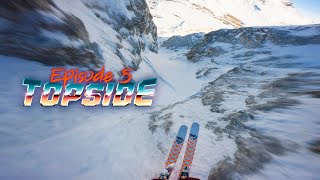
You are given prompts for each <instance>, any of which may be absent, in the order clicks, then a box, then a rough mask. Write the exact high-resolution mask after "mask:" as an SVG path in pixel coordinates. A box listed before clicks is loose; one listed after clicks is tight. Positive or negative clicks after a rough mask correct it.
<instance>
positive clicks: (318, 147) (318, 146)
mask: <svg viewBox="0 0 320 180" xmlns="http://www.w3.org/2000/svg"><path fill="white" fill-rule="evenodd" d="M309 149H310V150H311V151H312V152H314V153H317V154H320V140H316V141H313V142H311V143H309Z"/></svg>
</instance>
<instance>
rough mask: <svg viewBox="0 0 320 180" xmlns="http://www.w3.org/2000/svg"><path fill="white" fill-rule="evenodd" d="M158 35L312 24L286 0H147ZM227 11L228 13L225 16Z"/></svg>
mask: <svg viewBox="0 0 320 180" xmlns="http://www.w3.org/2000/svg"><path fill="white" fill-rule="evenodd" d="M147 2H148V4H149V7H150V11H151V13H152V15H153V17H154V22H155V23H156V25H157V27H158V33H159V34H160V36H167V37H169V36H172V35H178V34H179V35H186V34H190V33H195V32H210V31H213V30H217V29H222V28H235V27H241V26H245V27H251V26H271V25H272V26H276V25H278V26H281V25H282V26H283V25H299V24H300V25H301V24H313V23H314V22H313V21H312V20H308V19H306V18H304V17H302V16H301V15H300V14H299V12H297V9H296V8H295V7H294V4H292V3H291V2H290V1H288V0H148V1H147ZM228 15H231V16H230V17H228Z"/></svg>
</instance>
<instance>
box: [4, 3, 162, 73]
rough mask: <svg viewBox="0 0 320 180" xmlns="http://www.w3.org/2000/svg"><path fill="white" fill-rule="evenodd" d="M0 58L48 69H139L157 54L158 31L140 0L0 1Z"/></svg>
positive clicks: (146, 7) (145, 5) (144, 4)
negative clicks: (146, 56)
mask: <svg viewBox="0 0 320 180" xmlns="http://www.w3.org/2000/svg"><path fill="white" fill-rule="evenodd" d="M0 4H1V6H0V8H1V11H0V39H1V41H2V42H1V44H0V54H2V55H6V56H15V57H20V58H23V59H28V60H34V61H39V62H41V63H44V64H47V65H73V66H80V67H88V68H92V69H94V68H97V67H99V66H101V65H106V66H107V68H108V69H110V70H115V71H117V70H119V69H121V68H122V67H126V66H131V67H133V68H134V69H137V68H138V66H139V63H140V61H141V54H142V52H143V51H145V50H147V49H149V50H151V51H154V52H156V51H157V43H156V41H157V32H156V31H157V29H156V26H155V25H154V23H153V21H152V16H151V15H150V13H149V10H148V6H147V4H146V3H145V1H144V0H121V1H117V2H113V1H111V0H102V1H99V0H76V1H72V2H71V1H63V0H45V1H37V0H28V1H25V0H14V1H2V2H1V3H0Z"/></svg>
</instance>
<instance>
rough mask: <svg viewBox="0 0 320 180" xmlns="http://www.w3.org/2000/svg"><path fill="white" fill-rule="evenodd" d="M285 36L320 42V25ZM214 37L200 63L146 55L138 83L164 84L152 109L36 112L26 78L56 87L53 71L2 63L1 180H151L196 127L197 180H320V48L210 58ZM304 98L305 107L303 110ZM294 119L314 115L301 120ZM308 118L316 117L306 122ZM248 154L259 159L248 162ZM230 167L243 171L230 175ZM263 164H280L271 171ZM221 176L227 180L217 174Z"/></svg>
mask: <svg viewBox="0 0 320 180" xmlns="http://www.w3.org/2000/svg"><path fill="white" fill-rule="evenodd" d="M283 29H288V32H291V33H292V34H296V35H299V37H302V36H303V37H307V38H308V39H311V40H314V42H318V41H317V39H316V38H317V37H316V36H315V35H319V26H315V27H301V28H299V27H297V28H293V29H290V28H283ZM311 29H312V30H311ZM250 30H251V29H248V31H249V32H250ZM280 30H281V28H280ZM253 31H254V29H253ZM269 31H270V29H269V30H268V31H264V32H269ZM272 32H275V33H276V32H278V31H272ZM238 33H239V35H238V37H239V38H241V39H242V38H244V37H242V36H241V34H240V31H239V32H238ZM256 33H258V34H261V32H256V31H254V32H253V33H252V34H256ZM279 33H280V35H282V33H283V32H282V31H280V32H279ZM244 34H245V33H244ZM266 34H267V33H266ZM211 35H212V34H211ZM213 35H214V34H213ZM266 36H268V34H267V35H266ZM254 37H256V36H254ZM311 37H313V39H312V38H311ZM209 38H210V36H205V37H203V39H201V41H200V42H199V41H197V42H195V44H198V46H196V45H194V47H195V48H194V49H193V51H192V52H193V53H194V54H197V56H194V57H197V59H196V60H195V59H194V60H190V59H189V60H188V59H187V57H186V56H185V53H187V52H190V49H189V48H185V47H181V48H175V49H172V50H169V49H164V48H161V49H160V52H159V54H154V53H152V52H149V53H147V54H145V55H144V56H143V61H142V62H141V65H140V69H139V71H137V72H135V73H134V77H135V79H136V80H137V81H138V80H140V79H144V78H146V77H158V84H157V86H156V94H155V97H154V105H153V106H152V107H150V108H137V107H135V106H128V107H125V108H114V107H94V108H84V107H82V106H81V105H80V103H72V104H71V106H69V107H65V108H61V107H52V108H45V107H41V105H39V91H38V92H37V94H38V95H37V96H36V97H34V100H33V106H32V107H23V106H22V103H23V99H24V93H25V87H24V86H22V85H21V84H22V81H23V79H24V78H25V77H29V78H34V79H39V80H42V81H43V82H44V81H47V80H48V78H49V73H50V67H48V66H43V65H42V64H40V63H36V62H31V61H25V60H21V59H18V58H13V57H7V56H1V58H0V61H1V65H2V66H1V67H0V77H2V78H1V83H2V84H4V85H3V86H1V87H0V97H1V99H0V104H1V105H0V106H1V107H0V111H1V113H0V114H1V118H0V157H1V158H0V159H1V161H0V167H1V168H0V179H9V180H11V179H15V180H19V179H34V180H37V179H39V180H40V179H48V180H50V179H52V180H55V179H68V180H70V179H76V180H82V179H83V180H87V179H97V180H100V179H113V180H123V179H133V180H149V179H151V178H154V177H157V176H158V173H159V172H160V171H161V170H162V167H163V164H164V163H165V160H166V156H167V154H168V152H169V148H170V147H171V143H172V141H173V139H174V136H175V134H176V132H177V130H178V128H179V126H180V125H181V124H186V125H188V126H190V125H191V124H192V122H194V121H197V122H199V123H200V126H201V129H200V134H199V141H198V146H197V151H196V154H195V159H194V163H193V166H192V170H191V175H192V176H195V177H199V178H201V179H207V178H208V176H209V175H210V177H209V178H211V179H214V177H220V179H228V178H229V179H231V178H230V177H232V178H233V179H235V178H243V179H247V178H248V179H250V178H251V179H257V178H261V177H262V178H268V177H271V178H273V179H275V177H284V176H285V177H286V178H287V177H288V178H290V179H300V176H296V173H297V172H303V173H304V174H305V175H306V176H304V175H301V176H303V177H308V178H309V179H316V178H317V177H319V174H318V173H319V172H316V171H315V169H316V168H319V167H320V165H319V163H318V162H320V158H319V155H317V154H313V153H312V152H311V151H309V150H308V144H307V143H308V141H309V140H317V139H319V134H317V133H318V132H317V129H319V128H317V127H319V120H318V119H315V118H314V117H318V116H319V112H317V111H316V110H314V111H312V113H308V111H306V110H307V109H309V110H310V107H311V108H313V109H319V103H317V102H318V99H312V100H310V99H311V98H310V97H309V96H307V94H312V92H318V90H319V88H320V84H319V79H320V78H319V67H320V61H319V59H320V57H319V53H318V52H319V50H320V45H319V43H318V44H317V43H309V41H305V40H304V39H302V43H301V44H290V43H292V42H291V41H289V43H288V44H281V43H280V44H278V45H276V44H273V43H272V42H266V43H264V44H260V45H261V46H257V47H255V48H246V47H244V46H243V45H241V44H237V43H234V44H232V43H229V42H225V43H222V42H216V43H213V44H207V46H203V47H202V48H203V49H204V50H205V51H202V48H201V46H200V45H204V44H205V43H206V42H208V43H209V41H207V40H208V39H209ZM296 39H298V36H297V37H296ZM242 40H245V39H242ZM289 40H290V39H289ZM248 41H249V40H248ZM241 42H243V41H241ZM254 42H257V41H254ZM199 43H200V44H199ZM293 43H295V42H293ZM217 46H219V47H220V48H216V47H217ZM210 47H211V48H210ZM215 48H216V49H215ZM198 50H199V51H198ZM220 50H224V51H220ZM212 52H214V53H213V54H212ZM215 53H216V54H215ZM220 53H221V54H220ZM191 61H192V62H191ZM289 92H292V93H289ZM301 95H302V96H301ZM293 97H294V98H295V99H292V98H293ZM296 99H297V100H300V101H301V102H300V103H302V104H300V105H299V106H294V105H296V104H297V103H298V101H297V100H296ZM279 108H281V110H279ZM277 109H278V110H279V111H276V110H277ZM297 109H298V110H297ZM310 111H311V110H310ZM293 112H301V113H306V114H305V116H304V115H303V114H302V115H301V116H300V115H299V116H294V117H295V118H293V116H290V114H291V113H293ZM307 115H309V116H311V117H312V118H310V120H309V121H307V120H305V121H303V120H302V119H301V118H305V117H307ZM279 117H281V118H279ZM291 118H293V119H292V121H291ZM282 123H283V124H282ZM296 123H297V124H296ZM278 124H279V125H278ZM299 124H301V126H299ZM286 127H292V128H286ZM252 129H255V131H252ZM296 131H300V132H301V131H302V132H308V133H305V134H300V132H296ZM298 133H299V134H298ZM270 136H271V137H270ZM297 136H298V137H301V138H296V137H297ZM304 137H305V138H304ZM252 139H253V141H252ZM264 143H267V144H268V143H269V144H268V145H269V146H265V144H264ZM247 148H248V149H247ZM270 148H271V149H270ZM243 149H245V150H246V151H245V152H246V153H248V154H249V155H248V156H246V157H248V158H249V159H243V156H241V155H242V153H243ZM290 149H294V151H291V150H290ZM306 156H308V157H307V158H304V157H306ZM260 157H261V159H259V158H260ZM250 158H253V159H250ZM257 158H258V159H257ZM225 160H228V161H230V162H232V163H234V164H236V166H232V165H230V166H229V167H230V169H228V168H227V169H223V166H220V163H221V162H224V161H225ZM260 160H261V161H262V162H264V163H267V162H271V163H269V164H267V165H266V166H265V168H266V169H262V167H263V166H262V165H261V162H260ZM296 160H298V161H296ZM310 161H311V162H310ZM251 162H252V163H254V164H250V163H251ZM273 162H274V163H273ZM239 163H240V164H239ZM180 164H181V160H179V162H178V164H177V167H179V165H180ZM279 164H280V165H279ZM281 164H285V167H283V166H282V165H281ZM225 165H229V164H225ZM280 166H281V168H282V171H279V168H280ZM217 167H219V168H220V170H221V171H219V172H220V173H222V174H223V175H224V177H223V176H219V173H218V175H217V174H215V172H216V171H215V169H216V168H217ZM253 167H257V169H255V168H253ZM292 167H294V169H292ZM177 169H179V168H177ZM248 169H249V170H248ZM224 170H225V171H224ZM259 170H260V171H259ZM257 172H258V174H257ZM260 172H261V174H259V173H260ZM275 172H279V173H278V174H276V175H274V173H275ZM281 173H282V174H281ZM228 175H230V177H229V176H228ZM252 175H253V176H254V177H251V176H252ZM176 177H177V170H176V171H174V174H173V176H172V179H175V178H176Z"/></svg>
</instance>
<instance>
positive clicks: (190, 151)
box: [153, 123, 200, 180]
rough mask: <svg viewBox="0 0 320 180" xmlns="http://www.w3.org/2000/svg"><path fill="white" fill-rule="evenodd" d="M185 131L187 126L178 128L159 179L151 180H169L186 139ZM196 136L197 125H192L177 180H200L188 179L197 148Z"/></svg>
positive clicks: (197, 132)
mask: <svg viewBox="0 0 320 180" xmlns="http://www.w3.org/2000/svg"><path fill="white" fill-rule="evenodd" d="M187 131H188V127H187V126H185V125H182V126H180V128H179V131H178V133H177V136H176V139H175V141H174V142H173V145H172V148H171V150H170V153H169V156H168V159H167V161H166V164H165V168H164V171H163V172H161V174H160V177H159V178H158V179H153V180H161V179H166V180H168V179H169V178H170V175H171V173H172V171H173V169H174V166H175V164H176V162H177V160H178V158H179V154H180V151H181V149H182V146H183V143H184V140H185V138H186V135H187ZM198 134H199V124H198V123H193V124H192V125H191V129H190V134H189V138H188V143H187V148H186V152H185V155H184V158H183V162H182V166H181V169H180V171H179V178H178V179H179V180H200V179H197V178H191V177H189V172H190V169H191V164H192V160H193V156H194V153H195V150H196V146H197V140H198Z"/></svg>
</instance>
